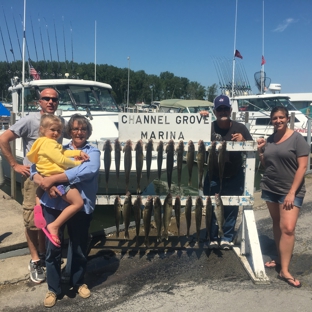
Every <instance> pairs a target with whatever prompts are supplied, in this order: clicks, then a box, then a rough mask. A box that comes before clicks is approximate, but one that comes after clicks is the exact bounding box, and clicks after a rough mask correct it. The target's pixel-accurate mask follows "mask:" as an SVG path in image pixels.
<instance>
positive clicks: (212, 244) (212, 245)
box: [208, 241, 219, 249]
mask: <svg viewBox="0 0 312 312" xmlns="http://www.w3.org/2000/svg"><path fill="white" fill-rule="evenodd" d="M208 248H209V249H219V244H218V242H217V241H212V242H210V243H209V246H208Z"/></svg>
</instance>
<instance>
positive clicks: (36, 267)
mask: <svg viewBox="0 0 312 312" xmlns="http://www.w3.org/2000/svg"><path fill="white" fill-rule="evenodd" d="M28 270H29V271H30V279H31V280H32V281H33V282H34V283H38V284H39V283H42V282H43V281H44V280H45V273H44V271H43V269H42V267H41V264H40V260H38V261H37V262H32V260H30V262H29V265H28Z"/></svg>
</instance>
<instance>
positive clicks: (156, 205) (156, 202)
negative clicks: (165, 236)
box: [154, 196, 162, 242]
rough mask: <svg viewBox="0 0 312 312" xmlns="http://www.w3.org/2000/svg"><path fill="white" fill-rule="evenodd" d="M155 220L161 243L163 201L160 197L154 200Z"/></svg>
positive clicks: (158, 239)
mask: <svg viewBox="0 0 312 312" xmlns="http://www.w3.org/2000/svg"><path fill="white" fill-rule="evenodd" d="M154 220H155V224H156V230H157V242H160V241H161V227H162V222H161V221H162V220H161V201H160V199H159V197H158V196H157V197H156V198H155V200H154Z"/></svg>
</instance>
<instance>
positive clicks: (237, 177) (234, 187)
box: [201, 95, 252, 249]
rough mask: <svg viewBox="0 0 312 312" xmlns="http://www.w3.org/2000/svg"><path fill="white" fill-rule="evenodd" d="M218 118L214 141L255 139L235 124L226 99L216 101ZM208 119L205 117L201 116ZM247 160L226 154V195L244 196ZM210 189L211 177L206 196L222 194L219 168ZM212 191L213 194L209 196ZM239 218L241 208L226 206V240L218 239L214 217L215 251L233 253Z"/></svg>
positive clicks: (215, 108) (223, 183)
mask: <svg viewBox="0 0 312 312" xmlns="http://www.w3.org/2000/svg"><path fill="white" fill-rule="evenodd" d="M213 103H214V110H213V112H214V114H215V116H216V118H217V119H216V120H215V121H214V122H213V123H212V124H211V141H219V142H220V141H249V140H252V137H251V135H250V133H249V131H248V129H247V128H246V127H245V125H243V124H241V123H238V122H236V121H234V120H231V112H232V107H231V102H230V99H229V97H227V96H226V95H219V96H217V97H216V98H215V99H214V101H213ZM201 114H202V115H205V113H201ZM242 165H243V157H242V153H241V152H226V157H225V166H224V173H223V179H222V194H220V195H242V194H243V190H244V170H243V167H242ZM211 180H212V181H211V187H210V186H209V176H208V173H207V176H206V178H205V183H204V194H205V195H210V196H212V195H215V194H216V193H219V191H220V179H219V170H218V166H215V170H214V172H213V176H212V179H211ZM209 189H210V194H209ZM237 214H238V206H224V224H223V227H222V228H223V233H224V237H220V244H219V238H218V225H216V217H215V215H214V214H213V216H212V220H211V232H210V238H211V241H210V244H209V248H211V249H217V248H221V249H231V248H232V246H233V243H232V241H233V238H234V227H235V223H236V218H237Z"/></svg>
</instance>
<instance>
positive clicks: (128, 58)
mask: <svg viewBox="0 0 312 312" xmlns="http://www.w3.org/2000/svg"><path fill="white" fill-rule="evenodd" d="M127 60H128V92H127V112H128V107H129V85H130V56H128V57H127Z"/></svg>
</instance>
